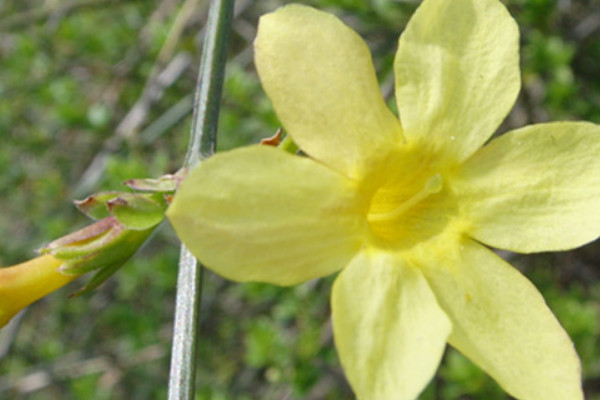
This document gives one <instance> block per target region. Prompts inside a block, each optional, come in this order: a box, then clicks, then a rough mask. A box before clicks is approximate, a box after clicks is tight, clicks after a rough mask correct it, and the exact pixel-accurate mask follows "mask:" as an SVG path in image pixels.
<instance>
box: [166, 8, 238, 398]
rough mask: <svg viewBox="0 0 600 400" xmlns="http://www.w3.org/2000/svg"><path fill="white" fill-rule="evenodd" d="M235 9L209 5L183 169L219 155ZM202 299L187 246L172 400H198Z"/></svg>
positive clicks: (171, 378)
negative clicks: (226, 67)
mask: <svg viewBox="0 0 600 400" xmlns="http://www.w3.org/2000/svg"><path fill="white" fill-rule="evenodd" d="M233 5H234V0H213V1H212V2H211V4H210V10H209V14H208V21H207V25H206V32H205V38H204V46H203V49H202V59H201V61H200V72H199V74H198V83H197V86H196V96H195V99H194V114H193V119H192V129H191V132H190V143H189V146H188V152H187V155H186V157H185V162H184V166H185V167H188V168H192V167H194V166H195V165H196V164H197V163H198V162H200V161H201V160H202V159H204V158H207V157H210V156H211V155H212V154H213V153H214V152H215V148H216V142H217V140H216V136H217V123H218V119H219V105H220V102H221V92H222V89H223V77H224V73H225V62H226V57H227V43H228V39H229V31H230V27H231V20H232V18H233ZM201 293H202V266H201V265H199V264H198V262H197V261H196V259H195V258H194V256H193V255H192V254H191V253H190V252H189V250H188V249H187V248H186V247H185V246H183V245H182V246H181V254H180V258H179V273H178V276H177V295H176V303H175V321H174V327H173V345H172V350H171V372H170V376H169V397H168V398H169V400H192V399H193V398H194V394H195V377H196V349H197V343H196V342H197V330H198V315H199V313H200V301H201Z"/></svg>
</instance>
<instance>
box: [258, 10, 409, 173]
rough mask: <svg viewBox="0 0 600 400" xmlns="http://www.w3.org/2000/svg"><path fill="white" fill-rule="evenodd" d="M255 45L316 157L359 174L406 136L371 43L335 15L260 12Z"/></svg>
mask: <svg viewBox="0 0 600 400" xmlns="http://www.w3.org/2000/svg"><path fill="white" fill-rule="evenodd" d="M254 47H255V61H256V68H257V70H258V73H259V76H260V79H261V82H262V85H263V87H264V89H265V91H266V92H267V95H268V96H269V98H270V99H271V101H272V102H273V107H274V108H275V111H276V112H277V116H278V117H279V119H280V120H281V122H282V124H283V126H284V128H285V129H286V130H287V132H288V133H289V134H290V135H291V136H292V138H293V139H294V141H295V142H296V143H297V144H298V145H299V146H300V148H301V149H302V150H304V151H305V152H306V153H308V154H309V155H311V156H312V157H314V158H316V159H318V160H320V161H322V162H323V163H325V164H327V165H329V166H331V167H332V168H335V169H336V170H338V171H340V172H342V173H344V174H346V175H347V176H350V177H353V178H355V177H359V176H362V175H364V173H365V172H364V170H365V169H368V168H376V167H377V165H374V164H373V163H375V162H380V161H381V160H382V159H383V158H384V157H383V154H387V153H388V152H389V151H390V147H394V146H397V145H398V144H399V142H400V141H401V140H402V134H401V127H400V124H399V122H398V119H397V118H396V117H395V116H394V115H393V114H392V113H391V111H390V110H389V109H388V108H387V107H386V105H385V103H384V102H383V99H382V96H381V92H380V90H379V86H378V83H377V79H376V76H375V71H374V68H373V63H372V60H371V54H370V52H369V49H368V48H367V46H366V44H365V43H364V42H363V40H362V39H361V38H360V37H359V36H358V35H357V34H356V33H355V32H354V31H353V30H352V29H350V28H348V27H347V26H346V25H344V24H343V23H342V22H341V21H340V20H338V19H337V18H336V17H334V16H333V15H330V14H328V13H324V12H321V11H317V10H314V9H312V8H310V7H306V6H300V5H289V6H286V7H282V8H280V9H278V10H277V11H275V12H274V13H271V14H267V15H266V16H263V17H262V18H261V19H260V23H259V27H258V35H257V38H256V41H255V45H254Z"/></svg>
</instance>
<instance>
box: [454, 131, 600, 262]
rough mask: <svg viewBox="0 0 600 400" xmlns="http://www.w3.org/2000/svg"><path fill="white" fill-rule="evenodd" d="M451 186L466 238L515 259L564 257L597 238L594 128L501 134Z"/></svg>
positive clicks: (598, 137)
mask: <svg viewBox="0 0 600 400" xmlns="http://www.w3.org/2000/svg"><path fill="white" fill-rule="evenodd" d="M457 178H458V180H457V182H455V183H451V184H450V185H452V186H453V187H454V189H455V191H456V193H457V195H458V196H459V200H458V201H459V204H460V206H461V212H462V214H463V216H464V219H466V220H467V221H468V223H470V228H469V234H471V235H472V236H473V237H475V238H476V239H477V240H480V241H482V242H484V243H486V244H489V245H491V246H493V247H498V248H503V249H510V250H513V251H517V252H533V251H547V250H564V249H570V248H574V247H577V246H581V245H582V244H584V243H587V242H589V241H591V240H594V239H595V238H597V237H598V236H599V235H600V212H598V210H600V125H594V124H590V123H581V122H580V123H577V122H564V123H551V124H541V125H532V126H529V127H526V128H523V129H520V130H517V131H513V132H510V133H507V134H505V135H503V136H501V137H499V138H497V139H495V140H493V141H492V142H491V143H490V144H489V145H488V146H486V147H484V148H483V149H481V150H480V151H479V152H477V153H476V154H475V156H474V157H473V158H471V159H470V160H468V161H467V162H466V163H465V164H464V165H463V166H462V168H461V170H460V171H459V173H458V175H457Z"/></svg>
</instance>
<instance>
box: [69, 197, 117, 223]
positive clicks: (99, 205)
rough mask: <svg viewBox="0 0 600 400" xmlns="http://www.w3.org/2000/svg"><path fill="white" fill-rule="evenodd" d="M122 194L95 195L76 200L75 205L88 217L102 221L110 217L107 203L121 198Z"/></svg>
mask: <svg viewBox="0 0 600 400" xmlns="http://www.w3.org/2000/svg"><path fill="white" fill-rule="evenodd" d="M122 194H123V192H100V193H94V194H92V195H89V196H88V197H86V198H85V199H83V200H74V201H73V204H75V207H77V209H79V211H81V212H82V213H84V214H85V215H87V216H88V217H90V218H92V219H95V220H100V219H102V218H106V217H108V216H109V215H110V212H109V210H108V207H107V205H106V203H107V202H109V201H110V200H112V199H114V198H115V197H119V196H121V195H122Z"/></svg>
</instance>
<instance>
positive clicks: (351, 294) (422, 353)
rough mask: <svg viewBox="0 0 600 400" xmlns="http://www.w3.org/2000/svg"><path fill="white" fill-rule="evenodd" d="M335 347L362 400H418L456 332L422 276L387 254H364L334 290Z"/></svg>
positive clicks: (342, 274)
mask: <svg viewBox="0 0 600 400" xmlns="http://www.w3.org/2000/svg"><path fill="white" fill-rule="evenodd" d="M332 315H333V317H332V318H333V329H334V336H335V343H336V347H337V349H338V353H339V355H340V360H341V363H342V366H343V367H344V371H345V372H346V375H347V377H348V380H349V381H350V384H351V386H352V388H353V389H354V392H355V393H356V395H357V397H358V399H359V400H390V399H394V400H414V399H415V398H417V396H418V395H419V393H420V392H421V391H422V390H423V388H424V387H425V385H427V383H428V382H429V380H430V379H431V378H432V377H433V374H434V373H435V371H436V369H437V367H438V364H439V362H440V359H441V357H442V354H443V352H444V348H445V346H446V339H447V337H448V334H449V333H450V330H451V328H450V322H449V321H448V318H447V317H446V315H445V314H444V312H443V311H442V310H441V309H440V307H439V305H438V304H437V301H436V299H435V296H434V295H433V293H432V292H431V289H430V288H429V285H428V284H427V282H426V281H425V279H424V278H423V275H422V274H421V272H420V271H419V270H418V269H416V268H413V267H412V266H409V265H407V264H405V263H404V262H403V261H402V260H401V259H399V258H397V257H394V256H392V255H388V254H385V253H382V252H372V253H364V252H362V253H360V254H359V255H358V256H357V257H356V258H355V259H354V260H352V262H351V263H350V265H348V267H347V268H345V269H344V270H343V271H342V273H341V274H340V276H339V277H338V278H337V280H336V281H335V283H334V285H333V293H332Z"/></svg>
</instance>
